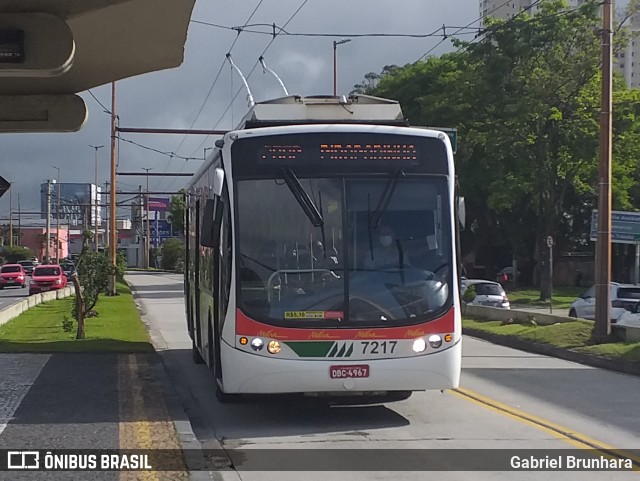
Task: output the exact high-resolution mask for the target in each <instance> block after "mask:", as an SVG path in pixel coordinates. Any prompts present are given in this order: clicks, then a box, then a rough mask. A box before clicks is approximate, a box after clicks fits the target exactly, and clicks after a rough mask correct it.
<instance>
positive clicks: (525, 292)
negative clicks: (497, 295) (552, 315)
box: [507, 287, 587, 309]
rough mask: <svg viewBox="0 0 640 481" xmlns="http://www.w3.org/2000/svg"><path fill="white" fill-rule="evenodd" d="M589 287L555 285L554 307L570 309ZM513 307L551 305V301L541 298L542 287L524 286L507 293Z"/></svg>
mask: <svg viewBox="0 0 640 481" xmlns="http://www.w3.org/2000/svg"><path fill="white" fill-rule="evenodd" d="M586 290H587V288H585V287H555V288H554V289H553V295H552V297H553V307H554V309H569V307H570V306H571V304H572V303H573V301H575V300H576V299H577V298H578V297H579V296H580V295H581V294H583V293H584V292H585V291H586ZM507 296H508V297H509V303H510V304H511V307H512V309H517V308H519V307H547V308H548V307H549V301H541V300H540V289H534V288H523V289H517V290H515V291H509V292H508V293H507Z"/></svg>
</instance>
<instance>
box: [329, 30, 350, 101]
mask: <svg viewBox="0 0 640 481" xmlns="http://www.w3.org/2000/svg"><path fill="white" fill-rule="evenodd" d="M347 42H351V40H350V39H348V38H346V39H345V38H343V39H342V40H338V41H337V42H336V41H335V40H334V41H333V96H334V97H335V96H336V95H338V61H337V56H336V47H337V46H338V45H342V44H344V43H347Z"/></svg>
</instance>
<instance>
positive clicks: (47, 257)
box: [44, 179, 51, 264]
mask: <svg viewBox="0 0 640 481" xmlns="http://www.w3.org/2000/svg"><path fill="white" fill-rule="evenodd" d="M50 236H51V180H50V179H47V227H46V234H45V241H44V252H45V254H44V258H45V264H49V263H50V262H51V257H50V252H49V243H50Z"/></svg>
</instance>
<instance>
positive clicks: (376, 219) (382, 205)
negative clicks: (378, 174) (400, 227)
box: [369, 169, 404, 228]
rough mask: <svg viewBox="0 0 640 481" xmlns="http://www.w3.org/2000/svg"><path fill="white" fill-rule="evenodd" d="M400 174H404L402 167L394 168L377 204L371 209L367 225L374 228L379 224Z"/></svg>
mask: <svg viewBox="0 0 640 481" xmlns="http://www.w3.org/2000/svg"><path fill="white" fill-rule="evenodd" d="M400 175H403V176H404V171H403V170H402V169H400V170H396V172H395V173H394V174H393V175H392V177H391V178H390V179H389V180H388V182H387V185H385V187H384V191H383V192H382V195H381V196H380V199H379V200H378V205H377V206H376V208H375V210H374V211H373V215H372V216H371V219H370V221H369V222H370V223H369V227H370V228H375V227H378V226H379V225H380V220H381V219H382V214H384V213H385V211H386V210H387V207H389V202H391V197H392V196H393V193H394V192H395V190H396V186H397V185H398V179H399V178H400Z"/></svg>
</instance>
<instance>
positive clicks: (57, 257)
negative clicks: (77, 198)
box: [53, 165, 60, 264]
mask: <svg viewBox="0 0 640 481" xmlns="http://www.w3.org/2000/svg"><path fill="white" fill-rule="evenodd" d="M53 168H54V169H56V170H57V171H58V176H57V177H56V194H57V197H58V198H57V202H56V259H57V260H58V264H60V167H58V166H57V165H54V166H53Z"/></svg>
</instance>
